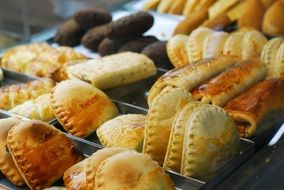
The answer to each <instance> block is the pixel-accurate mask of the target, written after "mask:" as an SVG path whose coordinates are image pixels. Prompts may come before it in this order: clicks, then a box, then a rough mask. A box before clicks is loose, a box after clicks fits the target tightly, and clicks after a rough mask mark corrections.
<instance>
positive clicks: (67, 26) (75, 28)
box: [54, 19, 85, 46]
mask: <svg viewBox="0 0 284 190" xmlns="http://www.w3.org/2000/svg"><path fill="white" fill-rule="evenodd" d="M84 33H85V30H83V29H82V28H80V27H79V25H78V24H77V22H76V21H75V20H74V19H70V20H67V21H65V22H64V23H63V24H62V25H61V26H60V27H59V29H58V31H57V33H56V35H55V38H54V41H55V42H56V43H58V44H59V45H61V46H63V45H64V46H76V45H79V44H80V42H81V38H82V36H83V35H84Z"/></svg>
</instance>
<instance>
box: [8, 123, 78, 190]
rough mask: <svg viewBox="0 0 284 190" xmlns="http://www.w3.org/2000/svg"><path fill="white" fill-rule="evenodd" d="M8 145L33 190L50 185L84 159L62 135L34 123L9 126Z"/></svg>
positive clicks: (18, 167) (47, 126)
mask: <svg viewBox="0 0 284 190" xmlns="http://www.w3.org/2000/svg"><path fill="white" fill-rule="evenodd" d="M7 145H8V148H9V151H10V153H11V155H12V158H13V160H14V162H15V164H16V167H17V169H18V170H19V172H20V174H21V176H22V177H23V179H24V180H25V182H26V184H27V185H28V186H29V187H30V188H31V189H36V190H37V189H38V190H39V189H43V188H45V187H48V186H50V185H51V184H53V183H54V182H55V181H57V180H58V179H60V178H61V177H62V176H63V173H64V172H65V171H66V170H67V169H68V168H69V167H71V166H72V165H74V164H75V163H77V162H78V161H80V160H81V159H82V158H83V155H82V153H81V152H80V151H79V150H78V148H77V146H76V145H75V144H74V143H73V142H72V141H71V140H70V139H68V138H67V137H66V136H65V135H64V134H63V133H61V132H60V131H59V130H58V129H56V128H54V127H53V126H51V125H48V124H47V123H44V122H41V121H36V120H30V121H23V122H21V123H20V124H19V125H16V126H14V127H12V129H10V131H9V133H8V137H7ZM47 166H48V167H47Z"/></svg>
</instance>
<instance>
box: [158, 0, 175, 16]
mask: <svg viewBox="0 0 284 190" xmlns="http://www.w3.org/2000/svg"><path fill="white" fill-rule="evenodd" d="M174 2H175V1H174V0H162V1H161V2H160V3H159V5H158V7H157V12H159V13H167V12H169V10H170V8H171V6H172V4H173V3H174Z"/></svg>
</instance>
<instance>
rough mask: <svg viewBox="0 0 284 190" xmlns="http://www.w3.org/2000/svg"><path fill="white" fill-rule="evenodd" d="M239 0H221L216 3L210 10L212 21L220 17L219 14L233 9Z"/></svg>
mask: <svg viewBox="0 0 284 190" xmlns="http://www.w3.org/2000/svg"><path fill="white" fill-rule="evenodd" d="M238 1H239V0H231V1H228V0H219V1H217V2H216V3H214V4H213V5H212V6H211V7H210V8H209V9H208V12H209V17H210V19H212V18H214V17H216V16H218V15H219V14H221V13H223V12H225V11H227V10H228V9H230V8H231V7H233V6H234V5H235V4H236V3H237V2H238Z"/></svg>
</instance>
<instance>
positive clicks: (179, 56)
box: [167, 34, 188, 67]
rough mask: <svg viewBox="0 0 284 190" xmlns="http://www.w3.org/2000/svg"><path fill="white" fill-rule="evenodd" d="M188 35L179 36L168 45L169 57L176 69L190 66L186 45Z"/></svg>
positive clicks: (173, 38)
mask: <svg viewBox="0 0 284 190" xmlns="http://www.w3.org/2000/svg"><path fill="white" fill-rule="evenodd" d="M187 39H188V36H187V35H183V34H177V35H175V36H173V37H172V38H171V39H170V40H169V41H168V43H167V55H168V57H169V59H170V61H171V63H172V64H173V65H174V67H181V66H184V65H187V64H188V58H187V54H186V49H185V44H186V41H187Z"/></svg>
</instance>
